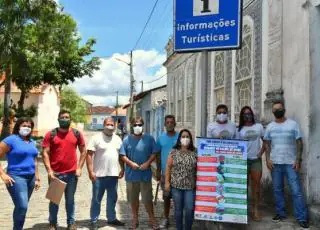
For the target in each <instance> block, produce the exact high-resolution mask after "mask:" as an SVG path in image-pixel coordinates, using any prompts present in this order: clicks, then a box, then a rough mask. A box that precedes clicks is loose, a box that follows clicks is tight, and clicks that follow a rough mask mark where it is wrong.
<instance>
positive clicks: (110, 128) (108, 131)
mask: <svg viewBox="0 0 320 230" xmlns="http://www.w3.org/2000/svg"><path fill="white" fill-rule="evenodd" d="M113 130H114V126H112V125H107V126H105V127H104V129H103V133H104V134H106V135H107V136H111V135H112V134H113Z"/></svg>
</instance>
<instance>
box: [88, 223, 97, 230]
mask: <svg viewBox="0 0 320 230" xmlns="http://www.w3.org/2000/svg"><path fill="white" fill-rule="evenodd" d="M90 230H98V223H97V222H95V223H91V224H90Z"/></svg>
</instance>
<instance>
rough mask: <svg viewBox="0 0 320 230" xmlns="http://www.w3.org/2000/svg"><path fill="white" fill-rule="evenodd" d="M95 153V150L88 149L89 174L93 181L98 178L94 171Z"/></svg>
mask: <svg viewBox="0 0 320 230" xmlns="http://www.w3.org/2000/svg"><path fill="white" fill-rule="evenodd" d="M93 154H95V152H94V151H91V150H88V152H87V157H86V161H87V169H88V174H89V178H90V180H91V181H95V180H96V175H95V173H94V171H93Z"/></svg>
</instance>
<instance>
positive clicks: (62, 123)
mask: <svg viewBox="0 0 320 230" xmlns="http://www.w3.org/2000/svg"><path fill="white" fill-rule="evenodd" d="M58 121H59V126H60V128H62V129H68V128H69V127H70V124H71V121H70V120H66V119H59V120H58Z"/></svg>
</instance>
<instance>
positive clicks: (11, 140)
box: [3, 134, 38, 176]
mask: <svg viewBox="0 0 320 230" xmlns="http://www.w3.org/2000/svg"><path fill="white" fill-rule="evenodd" d="M3 142H4V143H5V144H6V145H7V146H8V147H9V149H10V150H9V152H8V153H7V154H6V157H7V161H8V167H7V173H8V174H11V175H17V176H19V175H21V176H22V175H32V174H34V173H35V157H36V156H37V155H38V149H37V148H36V144H35V142H34V141H32V140H30V141H24V140H23V139H22V138H21V137H20V136H19V135H15V134H13V135H11V136H9V137H7V138H5V139H4V140H3Z"/></svg>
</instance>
